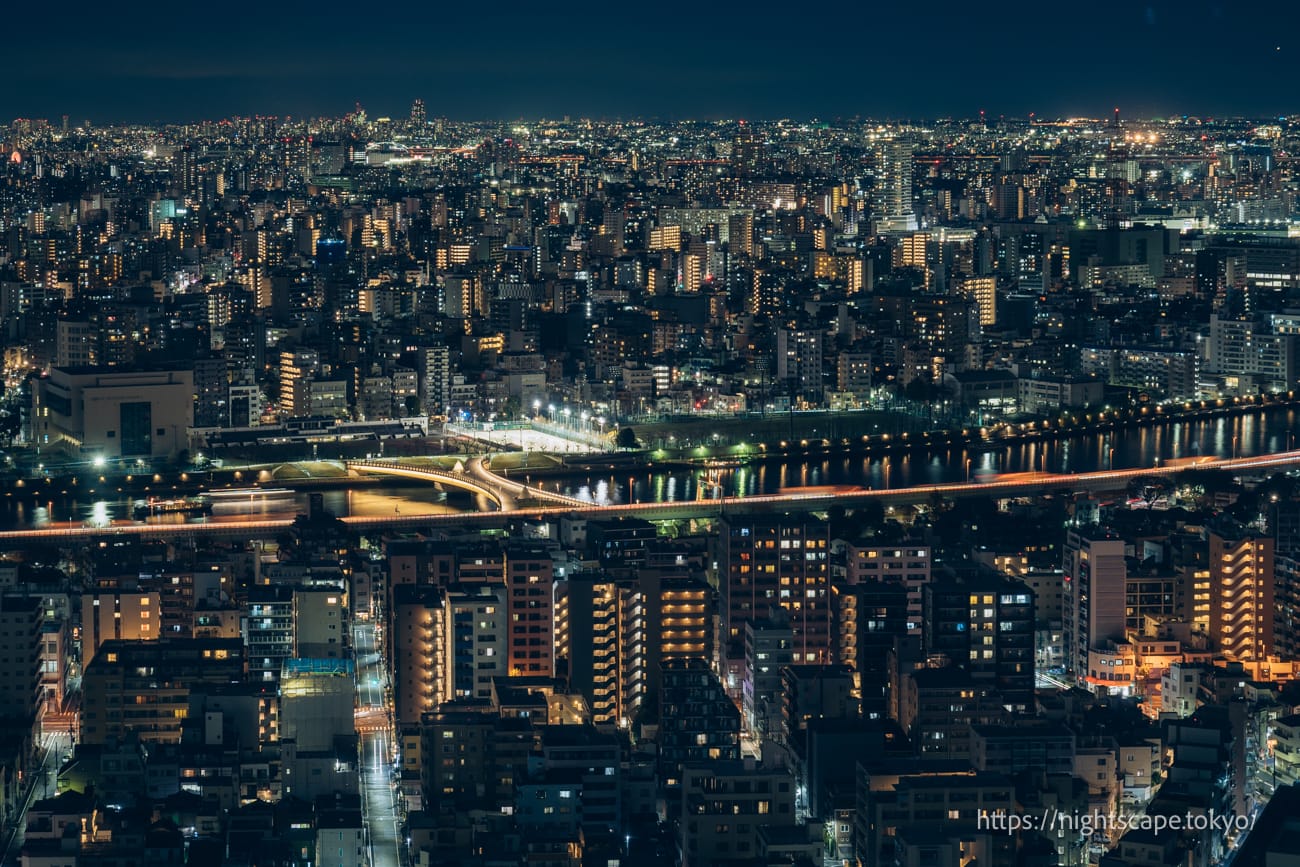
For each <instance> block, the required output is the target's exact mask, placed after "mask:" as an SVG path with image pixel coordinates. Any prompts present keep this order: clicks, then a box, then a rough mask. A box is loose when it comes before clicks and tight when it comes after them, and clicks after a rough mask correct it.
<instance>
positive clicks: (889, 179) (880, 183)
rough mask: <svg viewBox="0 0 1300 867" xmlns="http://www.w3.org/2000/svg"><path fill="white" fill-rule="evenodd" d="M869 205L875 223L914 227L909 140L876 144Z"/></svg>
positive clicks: (910, 229)
mask: <svg viewBox="0 0 1300 867" xmlns="http://www.w3.org/2000/svg"><path fill="white" fill-rule="evenodd" d="M872 208H873V211H874V212H875V217H876V220H877V222H878V223H880V224H883V225H884V226H886V227H888V228H890V229H894V230H898V231H914V230H915V229H916V207H915V205H914V204H913V203H912V143H911V142H909V141H906V140H904V139H897V138H894V139H885V140H883V141H881V142H878V143H877V145H876V183H875V188H874V190H873V192H872Z"/></svg>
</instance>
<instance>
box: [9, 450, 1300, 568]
mask: <svg viewBox="0 0 1300 867" xmlns="http://www.w3.org/2000/svg"><path fill="white" fill-rule="evenodd" d="M1297 464H1300V451H1288V452H1279V453H1277V454H1271V455H1260V456H1258V457H1249V458H1232V459H1229V458H1195V459H1191V460H1183V461H1178V462H1174V463H1170V464H1165V465H1161V466H1154V467H1140V468H1137V469H1129V470H1105V471H1100V472H1095V473H1016V474H1014V475H1009V476H1001V477H997V478H992V479H989V480H986V481H973V482H955V483H945V484H937V485H918V486H916V487H911V488H888V489H879V490H873V489H851V490H847V491H844V490H817V491H796V492H790V493H783V494H760V495H758V496H752V497H721V498H716V499H711V500H690V501H684V502H666V503H621V504H617V505H600V504H597V503H592V502H588V501H586V500H575V499H574V498H572V497H565V498H564V500H565V501H566V502H560V503H556V504H554V505H547V506H540V507H537V508H515V509H511V510H507V509H504V508H502V509H501V510H499V511H493V512H476V513H475V512H470V513H465V514H454V515H447V514H437V515H383V516H356V517H348V518H344V519H342V520H343V521H344V523H346V524H348V525H349V526H351V527H353V528H355V529H357V530H358V531H370V530H380V531H384V530H403V529H408V530H414V529H418V528H421V527H437V526H477V527H483V528H499V527H504V526H507V525H508V524H509V523H510V522H511V521H517V520H544V519H547V518H551V517H556V516H559V515H570V514H577V515H579V516H582V517H586V518H593V519H600V518H614V517H637V518H646V519H650V520H681V519H687V518H703V517H709V516H717V515H720V514H724V513H732V514H736V513H744V512H782V511H786V512H816V511H822V510H825V509H828V508H830V507H831V506H832V505H835V504H840V505H843V506H853V505H854V504H856V503H861V502H865V501H867V500H879V501H881V502H884V503H900V504H901V503H921V502H927V501H928V500H930V499H932V498H933V497H935V496H939V497H949V498H955V497H969V496H994V497H1014V496H1023V495H1027V494H1033V493H1036V492H1040V491H1052V490H1061V489H1069V490H1071V491H1114V490H1119V489H1120V488H1123V487H1124V486H1126V485H1127V484H1128V482H1129V481H1130V480H1131V479H1134V478H1137V477H1139V476H1149V475H1176V474H1178V473H1180V472H1184V471H1186V470H1191V469H1196V470H1211V469H1216V470H1228V471H1231V472H1250V471H1254V470H1273V469H1280V468H1282V467H1287V466H1294V465H1297ZM396 469H402V468H400V467H399V468H396ZM409 472H410V473H411V475H410V476H408V477H411V478H420V477H421V476H418V475H414V473H415V472H417V471H414V470H411V471H409ZM390 474H392V475H399V474H400V473H397V472H390ZM438 475H439V476H443V475H447V476H451V475H452V474H445V473H441V472H440V473H438ZM452 477H453V478H454V479H456V480H457V481H459V482H461V483H462V484H460V485H459V487H462V488H464V489H466V490H475V488H471V487H469V486H470V485H474V486H475V487H477V488H481V489H482V491H481V492H482V493H483V494H484V495H485V496H489V497H492V498H493V499H494V501H495V502H501V499H497V498H498V497H503V496H504V492H503V491H502V490H500V489H496V490H493V489H491V488H489V487H488V483H487V482H482V481H476V480H473V479H464V478H463V477H461V476H459V475H455V476H452ZM432 480H434V479H431V481H432ZM436 481H440V482H447V483H450V482H448V481H447V479H444V478H438V479H436ZM510 484H512V485H514V484H517V483H514V482H511V483H510ZM520 487H526V486H520ZM489 490H491V491H492V493H491V494H489V493H488V491H489ZM527 490H528V491H529V492H530V494H531V492H533V491H535V490H537V489H534V488H527ZM550 493H551V494H552V496H556V495H555V494H554V492H550ZM292 525H293V521H292V520H289V519H273V520H264V519H250V520H234V521H219V520H211V519H209V520H206V521H202V522H195V523H189V524H128V523H121V524H114V525H113V526H111V527H106V528H94V527H85V526H82V525H80V524H65V525H62V526H57V527H45V528H42V529H39V530H7V531H3V532H0V547H6V548H18V547H23V546H25V545H36V544H42V543H44V544H56V545H57V544H68V543H73V542H84V541H86V540H101V541H107V540H111V539H113V538H114V537H125V536H138V537H143V538H150V539H176V538H189V537H198V536H212V537H216V538H223V537H224V538H249V537H266V536H274V535H277V534H279V533H282V532H284V531H285V530H287V529H289V527H291V526H292Z"/></svg>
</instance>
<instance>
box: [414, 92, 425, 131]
mask: <svg viewBox="0 0 1300 867" xmlns="http://www.w3.org/2000/svg"><path fill="white" fill-rule="evenodd" d="M427 117H428V116H427V114H426V113H425V108H424V100H422V99H416V100H415V101H414V102H412V103H411V124H412V125H413V126H424V124H425V123H426V122H427Z"/></svg>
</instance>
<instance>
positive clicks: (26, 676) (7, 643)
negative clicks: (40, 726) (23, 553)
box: [0, 596, 45, 729]
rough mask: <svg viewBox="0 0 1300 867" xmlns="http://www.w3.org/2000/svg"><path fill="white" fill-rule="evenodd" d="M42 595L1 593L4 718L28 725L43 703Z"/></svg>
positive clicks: (0, 714) (0, 706) (0, 709)
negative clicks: (3, 594) (4, 594)
mask: <svg viewBox="0 0 1300 867" xmlns="http://www.w3.org/2000/svg"><path fill="white" fill-rule="evenodd" d="M44 619H45V608H44V606H42V604H41V599H40V597H38V596H0V660H4V664H3V665H0V719H7V720H12V721H14V722H16V723H18V724H19V726H21V727H23V728H24V729H26V728H30V727H31V726H32V724H33V723H34V722H35V721H36V717H37V710H38V708H39V707H40V706H41V698H42V688H41V638H42V635H41V625H42V623H43V622H44Z"/></svg>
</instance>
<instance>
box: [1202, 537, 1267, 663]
mask: <svg viewBox="0 0 1300 867" xmlns="http://www.w3.org/2000/svg"><path fill="white" fill-rule="evenodd" d="M1209 542H1210V578H1211V580H1210V588H1211V592H1212V596H1211V603H1210V640H1211V642H1213V645H1214V647H1215V648H1216V649H1218V650H1219V651H1220V652H1221V653H1223V654H1224V655H1225V656H1227V657H1228V658H1229V659H1234V660H1238V661H1241V662H1258V661H1262V660H1264V658H1265V657H1267V656H1268V655H1270V654H1272V653H1273V650H1274V648H1273V625H1274V614H1275V612H1274V595H1275V594H1274V581H1275V576H1274V564H1273V544H1274V543H1273V540H1272V539H1271V538H1269V537H1267V536H1261V535H1258V534H1256V533H1252V532H1248V531H1243V530H1240V529H1237V528H1232V529H1229V528H1216V529H1215V530H1211V531H1210V534H1209Z"/></svg>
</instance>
